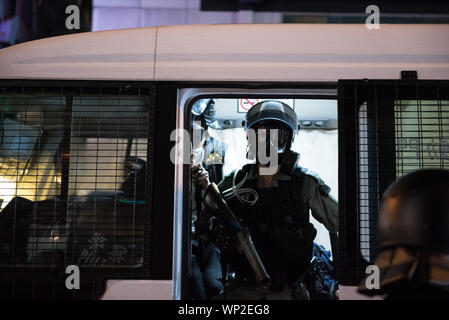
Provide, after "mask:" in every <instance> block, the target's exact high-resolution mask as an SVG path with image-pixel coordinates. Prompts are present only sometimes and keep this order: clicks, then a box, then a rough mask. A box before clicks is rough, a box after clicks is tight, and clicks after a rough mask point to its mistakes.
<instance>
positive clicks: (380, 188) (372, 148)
mask: <svg viewBox="0 0 449 320" xmlns="http://www.w3.org/2000/svg"><path fill="white" fill-rule="evenodd" d="M338 90H339V128H340V136H339V139H340V140H339V145H340V146H341V148H340V154H339V157H340V158H339V163H340V177H339V181H340V187H339V190H340V194H339V199H340V216H341V217H340V225H341V227H340V238H339V241H340V243H339V254H340V257H339V259H338V265H339V268H338V269H339V277H340V280H341V283H342V284H348V285H355V284H358V281H359V280H360V278H361V276H363V275H364V273H365V268H366V266H367V265H369V264H372V263H373V262H374V261H375V258H376V255H377V252H378V251H377V218H378V211H379V206H380V203H381V200H382V194H383V192H384V191H385V190H386V189H387V188H388V186H389V185H390V184H391V183H392V182H394V181H395V180H396V179H398V178H399V177H401V176H403V175H405V174H407V173H409V172H412V171H415V170H419V169H424V168H448V165H449V161H448V160H449V129H448V128H449V86H448V81H430V80H397V81H396V80H360V81H358V80H344V81H339V89H338Z"/></svg>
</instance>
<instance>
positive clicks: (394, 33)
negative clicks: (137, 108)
mask: <svg viewBox="0 0 449 320" xmlns="http://www.w3.org/2000/svg"><path fill="white" fill-rule="evenodd" d="M448 34H449V25H441V24H439V25H424V24H417V25H409V24H407V25H404V24H401V25H399V24H396V25H388V24H381V25H380V29H377V30H376V29H373V30H368V29H367V27H366V26H365V25H363V24H234V25H233V24H225V25H184V26H164V27H149V28H138V29H121V30H111V31H98V32H87V33H78V34H73V35H66V36H59V37H53V38H46V39H41V40H36V41H30V42H25V43H22V44H18V45H15V46H12V47H8V48H6V49H3V50H0V79H70V80H79V79H81V80H90V79H91V80H200V81H209V80H212V81H213V80H216V81H337V80H338V79H359V78H370V79H380V78H382V79H386V78H391V79H397V78H399V74H400V71H402V70H417V71H418V76H419V78H420V79H449V41H448V38H447V35H448Z"/></svg>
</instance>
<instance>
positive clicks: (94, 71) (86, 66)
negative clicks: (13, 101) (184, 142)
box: [0, 28, 157, 80]
mask: <svg viewBox="0 0 449 320" xmlns="http://www.w3.org/2000/svg"><path fill="white" fill-rule="evenodd" d="M156 30H157V29H156V28H142V29H126V30H113V31H99V32H85V33H78V34H74V35H68V36H59V37H52V38H47V39H41V40H35V41H30V42H25V43H22V44H18V45H15V46H11V47H8V48H6V49H3V50H0V78H2V79H57V80H64V79H65V80H70V79H76V80H114V79H122V80H136V79H149V78H152V77H153V68H154V47H155V39H156Z"/></svg>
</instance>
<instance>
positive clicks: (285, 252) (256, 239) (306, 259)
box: [225, 165, 316, 291]
mask: <svg viewBox="0 0 449 320" xmlns="http://www.w3.org/2000/svg"><path fill="white" fill-rule="evenodd" d="M252 166H255V165H246V166H244V167H243V168H242V170H241V171H240V172H239V173H238V174H237V178H236V184H237V183H239V182H240V181H242V179H243V177H244V175H245V172H249V171H250V169H251V168H252ZM255 169H257V168H255ZM303 176H304V174H303V173H302V172H301V169H300V168H298V169H297V170H295V172H294V174H293V175H292V177H291V180H290V181H282V180H278V185H279V187H271V188H258V187H257V180H256V179H252V180H247V181H246V182H245V183H244V184H243V186H242V188H251V189H254V190H255V191H256V192H257V193H258V195H259V198H258V201H257V202H256V204H255V205H253V206H251V205H249V204H245V203H242V202H241V201H239V200H238V199H237V197H234V198H232V199H230V200H228V201H227V202H228V204H229V206H230V208H231V210H232V211H233V212H234V214H235V215H236V216H237V218H238V219H239V220H240V221H241V223H242V225H244V226H246V227H247V228H248V230H249V232H250V234H251V237H252V240H253V243H254V246H255V248H256V250H257V251H258V253H259V256H260V258H261V260H262V262H263V263H264V265H265V268H266V270H267V272H268V274H269V275H270V277H271V284H272V288H271V289H272V290H274V291H277V290H282V289H283V287H284V285H285V283H293V282H295V281H296V280H297V279H298V278H299V277H300V276H301V274H302V273H303V272H304V271H305V270H306V268H307V267H308V266H309V263H310V259H311V256H312V245H313V238H314V236H315V234H316V230H315V229H314V228H313V225H312V224H311V223H310V222H309V208H304V207H303V199H302V179H303ZM225 259H226V262H227V263H229V264H231V266H232V267H234V269H235V271H236V275H237V276H240V277H244V278H246V279H249V280H250V281H251V280H253V279H251V278H252V272H251V270H250V269H249V265H248V263H247V261H246V259H244V258H243V259H242V257H240V258H238V257H237V256H236V255H235V253H228V252H227V253H225Z"/></svg>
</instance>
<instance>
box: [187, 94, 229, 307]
mask: <svg viewBox="0 0 449 320" xmlns="http://www.w3.org/2000/svg"><path fill="white" fill-rule="evenodd" d="M215 113H216V108H215V99H200V100H198V101H196V102H195V103H194V104H193V106H192V118H193V119H192V120H193V127H192V129H193V144H192V155H191V158H192V161H193V162H194V163H198V165H197V167H195V168H192V171H193V172H194V171H196V170H198V169H199V167H200V166H201V167H202V168H204V169H205V170H204V172H203V176H204V175H206V176H207V178H208V179H210V181H212V182H216V183H218V182H220V181H221V180H222V179H223V166H224V159H225V156H226V152H227V149H228V146H227V145H226V144H225V143H223V142H222V141H220V140H218V139H216V138H214V137H212V136H211V134H210V132H209V128H212V129H220V124H219V122H218V120H217V119H216V118H215ZM193 182H194V183H193V186H192V194H193V197H192V200H193V203H192V208H195V209H194V210H193V212H192V220H193V221H192V222H193V225H194V226H195V225H196V220H197V219H198V218H200V217H201V215H202V214H203V211H204V208H203V207H202V202H201V199H202V197H203V193H204V192H203V191H202V190H201V188H198V187H197V186H198V181H196V180H195V179H194V181H193ZM192 239H193V240H192V275H191V278H190V279H191V287H192V290H191V292H192V297H193V298H194V299H207V298H210V297H213V296H215V295H217V294H219V293H220V292H221V291H222V290H223V283H222V282H221V281H220V278H221V277H222V272H221V264H220V261H219V250H218V249H217V248H216V246H215V245H214V243H213V242H210V241H203V238H202V237H201V235H198V234H197V232H196V229H195V228H193V237H192Z"/></svg>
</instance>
